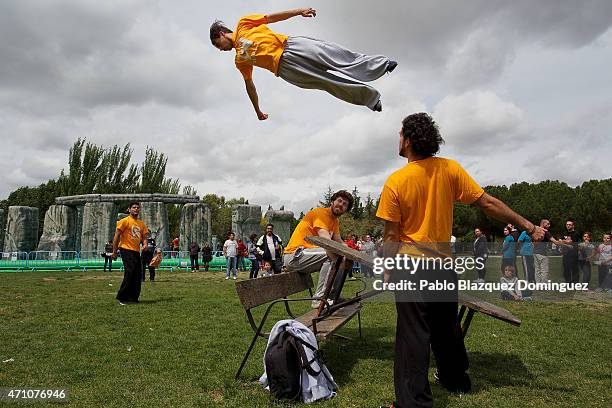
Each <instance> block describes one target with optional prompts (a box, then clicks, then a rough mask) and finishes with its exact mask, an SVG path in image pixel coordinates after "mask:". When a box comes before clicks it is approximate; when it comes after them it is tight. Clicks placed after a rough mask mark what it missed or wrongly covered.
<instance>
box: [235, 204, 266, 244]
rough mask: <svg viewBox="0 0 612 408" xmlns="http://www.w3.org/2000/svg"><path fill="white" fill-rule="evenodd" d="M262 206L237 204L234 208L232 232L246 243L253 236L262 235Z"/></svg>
mask: <svg viewBox="0 0 612 408" xmlns="http://www.w3.org/2000/svg"><path fill="white" fill-rule="evenodd" d="M260 223H261V206H260V205H250V204H236V205H234V206H233V207H232V232H233V233H234V234H235V235H236V239H242V240H244V241H245V242H246V241H247V240H248V238H249V236H250V235H251V234H257V235H258V236H259V235H262V233H263V228H262V227H261V224H260Z"/></svg>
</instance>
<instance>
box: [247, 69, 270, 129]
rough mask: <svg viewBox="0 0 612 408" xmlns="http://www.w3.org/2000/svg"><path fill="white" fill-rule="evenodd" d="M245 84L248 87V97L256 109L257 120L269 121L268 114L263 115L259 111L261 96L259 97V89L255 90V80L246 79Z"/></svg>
mask: <svg viewBox="0 0 612 408" xmlns="http://www.w3.org/2000/svg"><path fill="white" fill-rule="evenodd" d="M244 84H245V86H246V91H247V95H249V99H250V100H251V103H252V104H253V108H254V109H255V113H256V114H257V118H258V119H259V120H266V119H268V114H267V113H263V112H262V111H261V110H260V109H259V96H257V89H256V88H255V83H254V82H253V80H252V79H245V80H244Z"/></svg>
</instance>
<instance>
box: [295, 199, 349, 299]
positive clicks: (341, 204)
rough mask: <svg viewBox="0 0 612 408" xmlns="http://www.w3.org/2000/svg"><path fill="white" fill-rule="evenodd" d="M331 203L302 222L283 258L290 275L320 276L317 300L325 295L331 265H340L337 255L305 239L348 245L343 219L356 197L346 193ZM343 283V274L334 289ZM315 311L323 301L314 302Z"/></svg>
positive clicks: (335, 283) (314, 211)
mask: <svg viewBox="0 0 612 408" xmlns="http://www.w3.org/2000/svg"><path fill="white" fill-rule="evenodd" d="M330 201H331V204H330V206H329V207H319V208H314V209H312V210H310V211H308V213H307V214H306V215H305V216H304V218H302V219H301V220H300V222H299V224H298V225H297V226H296V227H295V230H294V231H293V234H291V238H290V239H289V243H288V244H287V247H286V248H285V255H284V257H283V263H284V264H285V266H286V267H287V271H288V272H300V273H313V272H317V271H319V272H320V273H319V283H318V284H317V290H316V292H315V294H314V297H315V298H321V297H322V296H323V294H324V293H325V285H326V283H327V278H328V275H329V270H330V267H331V262H335V261H336V259H337V255H336V254H334V253H333V252H330V251H327V250H325V249H323V248H320V247H318V246H316V245H313V244H311V243H310V242H308V241H306V240H305V239H304V238H306V237H308V236H319V237H323V238H327V239H332V240H334V241H336V242H340V243H341V244H343V245H346V244H345V243H344V241H343V240H342V237H341V236H340V216H341V215H342V214H344V213H345V212H347V211H350V210H351V208H352V207H353V196H352V195H351V193H349V192H348V191H346V190H340V191H337V192H336V193H334V195H333V196H332V197H331V200H330ZM340 281H341V274H340V273H338V274H337V275H336V281H335V282H334V285H333V286H332V288H339V287H340V285H341V282H340ZM333 293H334V292H333V289H332V292H331V293H330V296H329V297H330V298H334V294H333ZM312 307H313V308H317V307H319V301H317V300H313V301H312Z"/></svg>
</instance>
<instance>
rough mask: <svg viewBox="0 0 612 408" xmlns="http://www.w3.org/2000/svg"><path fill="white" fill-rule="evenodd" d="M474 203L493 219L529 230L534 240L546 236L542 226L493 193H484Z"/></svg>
mask: <svg viewBox="0 0 612 408" xmlns="http://www.w3.org/2000/svg"><path fill="white" fill-rule="evenodd" d="M474 205H475V206H477V207H478V208H480V209H481V210H482V211H483V212H484V213H485V214H486V215H488V216H489V217H491V218H493V219H496V220H498V221H502V222H507V223H511V224H512V225H516V226H517V227H519V228H521V229H523V230H525V231H527V232H528V233H529V235H531V238H532V239H533V240H534V241H540V240H541V239H542V238H544V230H543V229H542V228H540V227H539V226H536V225H534V224H533V223H531V222H530V221H528V220H526V219H525V218H523V217H522V216H521V215H519V214H517V213H515V212H514V211H512V209H511V208H510V207H508V206H507V205H506V204H504V203H503V202H502V201H500V200H498V199H497V198H495V197H493V196H492V195H489V194H487V193H483V195H482V196H480V198H479V199H478V200H476V201H475V202H474Z"/></svg>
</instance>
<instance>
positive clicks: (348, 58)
mask: <svg viewBox="0 0 612 408" xmlns="http://www.w3.org/2000/svg"><path fill="white" fill-rule="evenodd" d="M295 16H302V17H315V16H316V10H314V9H312V8H303V9H296V10H289V11H284V12H281V13H274V14H267V15H263V14H254V15H249V16H244V17H242V18H241V19H240V20H239V21H238V24H237V26H236V32H233V31H232V30H230V29H229V28H227V27H225V25H223V23H222V22H221V21H215V22H214V23H213V24H212V25H211V26H210V41H211V42H212V43H213V45H214V46H215V47H217V48H218V49H219V50H221V51H231V50H232V49H233V48H235V49H236V59H235V62H236V68H238V70H239V71H240V72H241V73H242V76H243V77H244V82H245V85H246V90H247V94H248V95H249V99H250V100H251V102H252V103H253V108H255V112H256V113H257V117H258V118H259V120H266V119H267V118H268V114H266V113H263V112H262V111H261V110H260V109H259V98H258V96H257V90H256V89H255V84H254V83H253V65H255V66H258V67H261V68H265V69H267V70H269V71H271V72H272V73H273V74H274V75H276V76H279V77H281V78H283V79H284V80H285V81H287V82H289V83H292V84H294V85H296V86H299V87H300V88H306V89H320V90H323V91H326V92H329V93H330V94H332V95H333V96H335V97H336V98H339V99H342V100H343V101H346V102H349V103H353V104H355V105H364V106H367V107H368V108H370V109H372V110H373V111H377V112H380V111H382V103H381V101H380V93H379V92H378V91H377V90H376V89H374V88H372V87H371V86H368V85H365V84H362V83H361V82H357V81H373V80H375V79H378V78H380V77H381V76H383V75H384V74H385V73H386V72H391V71H393V70H394V69H395V67H396V66H397V62H395V61H391V60H389V58H387V57H384V56H382V55H376V56H369V55H364V54H359V53H356V52H353V51H350V50H348V49H346V48H344V47H342V46H340V45H337V44H334V43H330V42H327V41H322V40H316V39H313V38H308V37H287V36H286V35H282V34H278V33H275V32H273V31H272V30H270V29H269V28H268V26H266V24H270V23H276V22H278V21H283V20H287V19H288V18H291V17H295ZM329 70H332V71H336V72H340V73H342V74H344V75H347V76H349V77H351V78H354V79H356V80H357V81H351V80H349V79H346V78H342V77H339V76H336V75H334V74H332V73H331V72H329Z"/></svg>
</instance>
